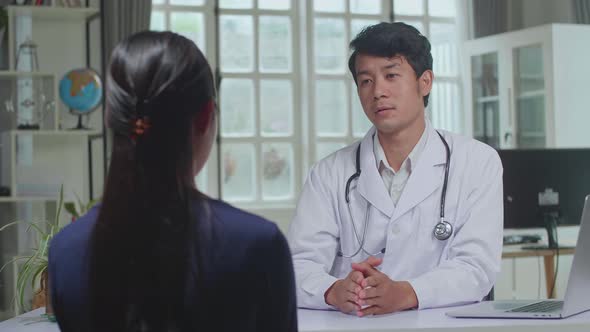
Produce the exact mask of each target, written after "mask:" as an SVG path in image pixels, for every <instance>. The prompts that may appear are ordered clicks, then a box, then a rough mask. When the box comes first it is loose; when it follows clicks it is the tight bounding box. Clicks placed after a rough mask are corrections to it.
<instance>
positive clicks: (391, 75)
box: [386, 73, 399, 79]
mask: <svg viewBox="0 0 590 332" xmlns="http://www.w3.org/2000/svg"><path fill="white" fill-rule="evenodd" d="M398 76H399V74H395V73H392V74H387V76H386V77H387V78H388V79H392V78H396V77H398Z"/></svg>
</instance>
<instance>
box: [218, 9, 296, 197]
mask: <svg viewBox="0 0 590 332" xmlns="http://www.w3.org/2000/svg"><path fill="white" fill-rule="evenodd" d="M292 5H293V4H292V1H291V0H281V1H277V0H266V1H264V0H259V1H244V0H221V1H219V7H220V8H219V44H220V47H219V52H220V70H221V77H222V80H221V87H220V100H221V108H220V109H221V117H220V121H221V128H220V129H221V137H222V144H221V154H222V160H221V172H222V181H221V182H222V183H221V193H222V198H223V199H226V200H228V201H232V202H242V203H245V204H254V205H256V204H258V203H261V202H264V203H266V204H272V203H276V202H281V203H285V202H294V200H295V197H296V193H298V192H299V185H300V181H298V180H299V179H300V178H301V175H300V171H301V168H300V167H299V165H298V164H296V162H295V161H296V160H301V154H302V151H301V148H300V146H301V144H298V143H299V142H300V141H301V134H300V131H301V130H300V127H301V126H300V123H301V122H300V118H299V117H298V116H295V115H296V114H300V112H299V109H300V107H299V100H301V98H300V97H299V95H298V93H297V91H298V87H297V83H298V82H299V80H298V78H299V76H298V71H299V61H298V57H297V56H295V51H294V50H295V49H296V47H295V42H296V41H298V40H299V39H298V38H296V36H297V31H298V28H297V27H298V25H297V8H293V7H292ZM255 6H256V7H255Z"/></svg>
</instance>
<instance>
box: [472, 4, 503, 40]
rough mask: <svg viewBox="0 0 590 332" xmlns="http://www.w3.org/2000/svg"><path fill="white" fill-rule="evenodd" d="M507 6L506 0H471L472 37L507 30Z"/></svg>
mask: <svg viewBox="0 0 590 332" xmlns="http://www.w3.org/2000/svg"><path fill="white" fill-rule="evenodd" d="M508 6H509V1H508V0H473V34H474V36H473V37H474V38H479V37H485V36H489V35H495V34H498V33H502V32H506V31H508V30H509V24H510V22H509V21H510V20H509V17H508Z"/></svg>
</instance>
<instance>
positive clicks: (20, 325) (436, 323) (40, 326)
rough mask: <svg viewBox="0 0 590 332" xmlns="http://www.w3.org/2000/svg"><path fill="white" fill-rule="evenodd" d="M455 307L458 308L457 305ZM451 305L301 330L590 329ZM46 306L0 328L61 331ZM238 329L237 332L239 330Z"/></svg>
mask: <svg viewBox="0 0 590 332" xmlns="http://www.w3.org/2000/svg"><path fill="white" fill-rule="evenodd" d="M453 309H455V308H453ZM449 310H451V309H449V308H439V309H427V310H418V311H405V312H399V313H395V314H390V315H383V316H374V317H364V318H358V317H356V316H352V315H346V314H343V313H340V312H337V311H323V310H305V309H300V310H299V312H298V315H299V331H301V332H327V331H330V332H338V331H342V332H344V331H346V332H351V331H369V332H386V331H392V332H404V331H411V332H418V331H428V332H433V329H436V331H464V332H467V331H478V332H483V331H494V332H497V331H518V332H546V331H547V332H549V331H552V332H553V331H556V330H559V331H560V332H582V331H584V332H588V331H590V312H585V313H581V314H579V315H575V316H572V317H569V318H566V319H559V320H542V319H464V318H461V319H459V318H451V317H448V316H446V315H445V312H446V311H449ZM43 312H44V309H37V310H34V311H31V312H28V313H26V314H24V315H21V316H18V317H15V318H12V319H9V320H7V321H4V322H0V331H2V332H4V331H11V332H41V331H42V332H59V329H58V327H57V324H56V323H51V322H48V321H40V318H41V317H40V315H41V314H42V313H43ZM236 332H237V331H236Z"/></svg>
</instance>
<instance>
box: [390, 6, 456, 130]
mask: <svg viewBox="0 0 590 332" xmlns="http://www.w3.org/2000/svg"><path fill="white" fill-rule="evenodd" d="M457 6H458V2H457V0H393V12H394V14H395V16H394V17H395V21H399V22H405V23H407V24H410V25H413V26H414V27H416V28H417V29H418V30H419V31H420V32H421V33H422V34H423V35H425V36H426V37H428V39H429V40H430V44H431V46H432V57H433V60H434V62H433V71H434V76H435V78H434V86H433V87H432V92H431V94H430V99H429V101H428V108H427V111H428V116H429V118H430V120H431V121H432V124H433V126H434V127H435V128H441V129H446V130H450V131H453V132H459V133H460V132H462V131H463V120H462V118H463V111H462V107H461V76H460V74H459V62H458V59H459V31H458V30H459V29H458V25H457V22H456V19H455V17H457V15H458V7H457Z"/></svg>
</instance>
